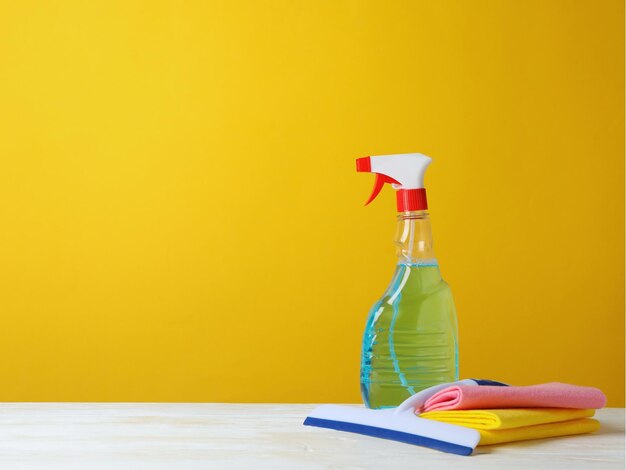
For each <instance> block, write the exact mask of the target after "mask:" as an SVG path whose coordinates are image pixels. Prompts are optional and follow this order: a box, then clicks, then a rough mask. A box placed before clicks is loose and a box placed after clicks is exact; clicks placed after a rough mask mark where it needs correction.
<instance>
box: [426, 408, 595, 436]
mask: <svg viewBox="0 0 626 470" xmlns="http://www.w3.org/2000/svg"><path fill="white" fill-rule="evenodd" d="M594 414H595V410H592V409H576V408H510V409H504V410H456V411H429V412H427V413H422V414H421V415H420V418H426V419H433V420H435V421H442V422H444V423H450V424H456V425H458V426H465V427H468V428H473V429H478V430H491V431H493V430H502V429H511V428H521V427H526V426H536V425H539V424H547V423H559V422H562V421H570V420H573V419H581V418H590V417H591V416H593V415H594Z"/></svg>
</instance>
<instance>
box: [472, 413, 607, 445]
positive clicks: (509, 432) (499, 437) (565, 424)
mask: <svg viewBox="0 0 626 470" xmlns="http://www.w3.org/2000/svg"><path fill="white" fill-rule="evenodd" d="M598 429H600V423H599V422H598V421H597V420H595V419H591V418H582V419H572V420H570V421H562V422H560V423H546V424H537V425H535V426H524V427H522V428H511V429H502V430H494V431H487V430H478V432H479V433H480V442H479V443H478V445H480V446H488V445H491V444H503V443H505V442H514V441H526V440H529V439H543V438H546V437H559V436H572V435H575V434H586V433H590V432H594V431H597V430H598Z"/></svg>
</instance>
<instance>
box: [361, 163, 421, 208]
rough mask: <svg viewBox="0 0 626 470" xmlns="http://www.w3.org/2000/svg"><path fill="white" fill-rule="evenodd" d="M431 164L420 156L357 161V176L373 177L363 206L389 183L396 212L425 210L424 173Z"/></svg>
mask: <svg viewBox="0 0 626 470" xmlns="http://www.w3.org/2000/svg"><path fill="white" fill-rule="evenodd" d="M431 162H432V159H431V158H429V157H427V156H425V155H422V154H420V153H407V154H400V155H380V156H371V157H363V158H357V159H356V171H357V172H359V173H374V174H375V175H376V181H375V182H374V188H373V189H372V194H370V197H369V199H368V200H367V202H366V203H365V205H368V204H369V203H370V202H372V201H373V200H374V199H375V198H376V196H378V194H379V193H380V191H381V189H382V187H383V186H384V184H385V183H390V184H391V185H392V187H393V189H395V190H396V191H397V193H396V200H397V207H398V212H406V211H415V210H424V209H427V208H428V203H427V201H426V190H425V189H424V172H425V171H426V168H428V165H430V163H431Z"/></svg>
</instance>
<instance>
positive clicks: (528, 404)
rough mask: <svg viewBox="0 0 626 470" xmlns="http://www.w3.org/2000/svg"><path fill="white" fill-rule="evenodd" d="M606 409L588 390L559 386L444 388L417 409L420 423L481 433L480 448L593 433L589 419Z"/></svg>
mask: <svg viewBox="0 0 626 470" xmlns="http://www.w3.org/2000/svg"><path fill="white" fill-rule="evenodd" d="M605 404H606V397H605V396H604V394H603V393H602V392H601V391H600V390H598V389H597V388H593V387H580V386H577V385H568V384H562V383H558V382H553V383H547V384H541V385H531V386H526V387H511V386H480V387H475V386H466V385H453V386H450V387H447V388H445V389H443V390H441V391H439V392H438V393H436V394H435V395H433V396H432V397H431V398H430V399H428V400H427V401H426V403H425V404H424V406H423V407H422V408H421V409H419V410H416V413H418V414H419V416H420V418H427V419H433V420H437V421H443V422H446V423H450V424H456V425H459V426H465V427H468V428H473V429H476V430H477V431H478V432H480V443H479V445H490V444H500V443H503V442H512V441H523V440H527V439H541V438H545V437H556V436H568V435H574V434H584V433H589V432H593V431H597V430H598V429H599V428H600V423H599V422H598V421H597V420H595V419H591V417H592V416H593V415H594V413H595V409H597V408H602V407H603V406H604V405H605Z"/></svg>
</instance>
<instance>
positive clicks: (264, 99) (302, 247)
mask: <svg viewBox="0 0 626 470" xmlns="http://www.w3.org/2000/svg"><path fill="white" fill-rule="evenodd" d="M0 5H1V6H0V158H1V159H0V220H1V222H2V229H1V231H0V310H1V311H0V313H1V316H0V318H1V320H2V324H1V328H0V401H7V400H20V401H21V400H88V401H92V400H98V401H101V400H102V401H104V400H112V401H113V400H115V401H116V400H125V401H133V400H141V401H161V400H162V401H166V400H167V401H227V402H257V401H258V402H265V401H268V402H326V401H328V402H356V401H359V400H360V395H359V387H358V370H359V354H360V341H361V334H362V330H363V327H364V323H365V318H366V314H367V311H368V309H369V307H370V305H371V304H372V303H373V302H374V301H375V300H376V299H377V297H378V296H379V295H380V294H381V293H382V291H383V289H384V288H385V287H386V285H387V283H388V282H389V281H390V278H391V274H392V271H393V266H394V263H395V258H394V250H393V246H392V242H391V240H392V237H393V233H394V226H395V219H394V217H395V213H394V210H395V209H394V200H393V194H392V191H390V190H389V189H386V190H385V191H384V194H383V195H382V196H381V197H380V198H379V199H378V200H376V201H375V203H373V204H372V205H371V206H369V207H367V208H364V207H363V202H364V201H365V199H366V198H367V196H368V194H369V191H370V187H371V184H372V183H373V178H371V177H369V176H364V175H357V174H356V173H355V168H354V160H355V158H357V157H360V156H364V155H371V154H374V155H375V154H387V153H399V152H413V151H418V152H422V153H425V154H427V155H430V156H432V157H433V158H434V164H433V165H432V166H431V167H430V169H429V171H428V174H427V176H426V183H427V187H428V189H429V193H428V194H429V200H430V209H431V213H432V216H433V228H434V236H435V240H436V251H437V255H438V258H439V260H440V264H441V266H442V272H443V275H444V277H445V278H446V279H447V280H448V282H449V283H450V285H451V286H452V289H453V293H454V295H455V299H456V303H457V309H458V315H459V325H460V364H461V376H462V377H480V378H492V379H498V380H503V381H506V382H511V383H515V384H520V385H523V384H531V383H540V382H546V381H562V382H570V383H576V384H581V385H595V386H598V387H600V388H602V390H604V391H605V392H606V393H607V395H608V397H609V404H610V405H612V406H623V404H624V401H623V399H624V389H623V384H624V300H623V299H624V298H623V294H624V271H623V268H624V246H623V240H624V185H623V176H624V161H623V152H624V117H623V111H624V104H623V103H624V92H623V86H624V75H623V68H624V45H623V44H624V31H623V18H624V11H623V6H622V2H620V1H576V2H572V1H545V0H534V1H524V2H518V1H513V0H511V1H502V0H498V1H477V0H467V1H460V2H459V1H434V2H433V1H430V2H427V1H414V2H405V1H378V2H373V1H336V0H333V1H323V2H320V1H308V2H305V1H291V0H286V1H278V0H268V1H248V2H230V1H224V2H221V1H220V2H217V1H213V2H205V1H194V2H181V1H175V0H173V1H170V2H166V1H154V0H152V1H142V2H138V1H127V0H125V1H120V2H112V1H90V2H84V1H76V2H70V1H65V2H46V1H40V2H28V1H19V2H9V1H3V2H2V3H1V4H0Z"/></svg>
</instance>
